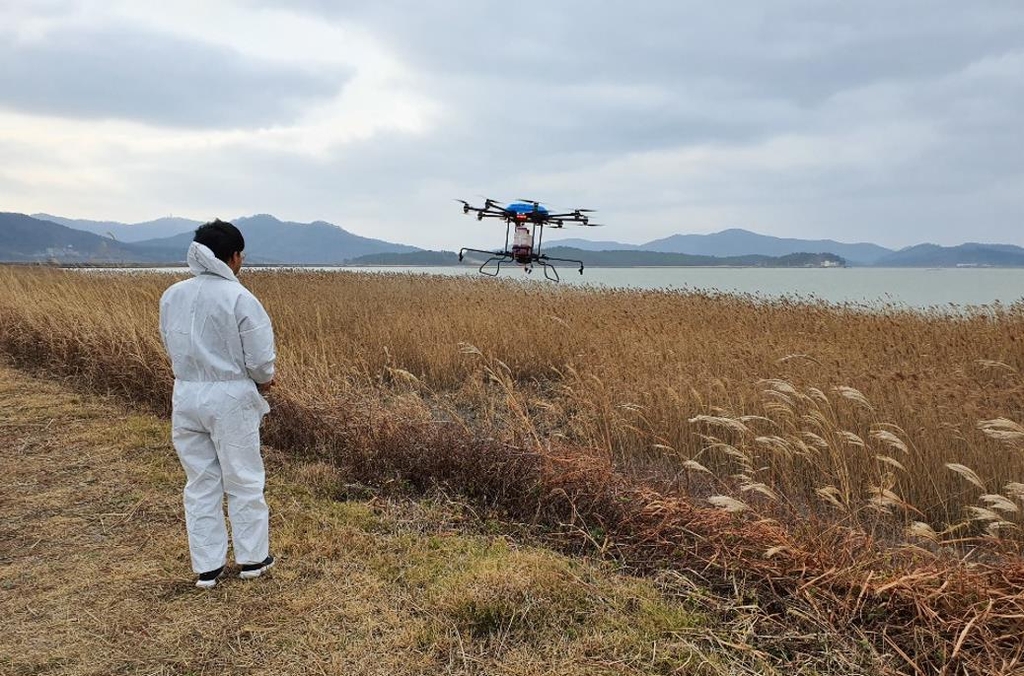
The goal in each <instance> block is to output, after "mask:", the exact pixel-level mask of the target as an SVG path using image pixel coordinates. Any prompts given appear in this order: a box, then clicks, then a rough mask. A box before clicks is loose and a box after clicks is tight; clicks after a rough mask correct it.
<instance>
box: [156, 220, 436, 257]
mask: <svg viewBox="0 0 1024 676" xmlns="http://www.w3.org/2000/svg"><path fill="white" fill-rule="evenodd" d="M231 222H232V223H234V224H235V225H236V226H238V229H239V230H241V231H242V234H243V235H244V236H245V253H246V259H247V260H248V261H250V262H253V263H284V264H294V265H337V264H340V263H344V262H346V261H348V260H349V259H352V258H358V257H359V256H367V255H370V254H382V253H407V252H413V251H420V249H418V248H416V247H413V246H407V245H405V244H393V243H391V242H385V241H383V240H379V239H371V238H369V237H360V236H359V235H354V234H352V233H351V232H349V231H347V230H345V229H344V228H340V227H338V226H336V225H332V224H330V223H325V222H324V221H316V222H314V223H291V222H288V221H280V220H278V219H276V218H274V217H273V216H270V215H268V214H259V215H257V216H250V217H247V218H236V219H234V220H232V221H231ZM192 237H193V234H192V232H185V233H182V234H180V235H175V236H174V237H166V238H161V239H151V240H146V241H145V242H140V244H144V245H148V246H153V247H161V248H170V249H172V250H174V251H177V252H179V258H180V259H182V260H184V256H185V251H186V250H187V249H188V245H189V242H191V241H192Z"/></svg>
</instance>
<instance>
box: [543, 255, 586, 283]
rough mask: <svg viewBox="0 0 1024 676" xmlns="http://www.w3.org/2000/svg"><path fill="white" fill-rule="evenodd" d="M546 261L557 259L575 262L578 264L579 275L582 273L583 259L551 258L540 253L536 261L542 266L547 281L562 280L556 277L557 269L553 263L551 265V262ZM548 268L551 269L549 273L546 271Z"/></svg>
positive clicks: (562, 261)
mask: <svg viewBox="0 0 1024 676" xmlns="http://www.w3.org/2000/svg"><path fill="white" fill-rule="evenodd" d="M548 261H558V262H559V263H575V264H576V265H579V266H580V267H579V273H580V274H581V275H582V274H583V261H577V260H574V259H572V258H551V257H549V256H545V255H543V254H541V255H540V256H538V257H537V262H538V263H540V264H541V265H543V266H544V277H545V279H547V280H549V281H552V282H560V281H562V280H561V279H560V278H559V277H558V269H557V268H555V266H554V265H551V263H549V262H548ZM549 270H550V271H551V272H550V273H549V272H548V271H549Z"/></svg>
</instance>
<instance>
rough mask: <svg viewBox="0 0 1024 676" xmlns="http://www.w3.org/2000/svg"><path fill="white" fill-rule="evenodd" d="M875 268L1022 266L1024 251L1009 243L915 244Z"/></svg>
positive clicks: (879, 261) (1023, 263) (882, 261)
mask: <svg viewBox="0 0 1024 676" xmlns="http://www.w3.org/2000/svg"><path fill="white" fill-rule="evenodd" d="M875 265H877V266H879V267H915V268H918V267H935V268H940V267H954V266H957V265H979V266H994V267H1024V248H1021V247H1019V246H1013V245H1012V244H979V243H977V242H968V243H967V244H961V245H959V246H939V245H938V244H918V245H917V246H911V247H907V248H906V249H900V250H899V251H897V252H895V253H892V254H889V255H888V256H885V257H883V258H881V259H879V260H878V261H877V262H876V263H875Z"/></svg>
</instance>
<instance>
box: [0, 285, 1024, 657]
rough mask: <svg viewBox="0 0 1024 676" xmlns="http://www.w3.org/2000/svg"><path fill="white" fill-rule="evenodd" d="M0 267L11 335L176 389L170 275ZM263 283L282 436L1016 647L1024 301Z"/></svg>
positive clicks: (827, 613)
mask: <svg viewBox="0 0 1024 676" xmlns="http://www.w3.org/2000/svg"><path fill="white" fill-rule="evenodd" d="M0 278H2V279H0V281H2V283H3V286H2V289H3V290H2V291H0V347H2V349H3V350H4V351H5V352H7V353H8V354H9V355H12V356H13V357H15V358H17V359H18V360H20V361H21V362H22V363H27V364H32V365H35V366H43V367H46V368H48V369H49V370H50V371H51V372H54V373H60V374H66V375H73V376H74V377H75V378H76V379H77V380H78V381H79V382H82V383H86V384H87V385H88V386H89V387H91V388H93V389H98V390H100V391H105V392H115V393H118V394H121V395H124V396H126V397H128V398H129V399H130V400H132V401H135V402H140V403H145V404H148V405H150V406H152V407H154V408H155V409H156V410H164V409H165V408H166V406H167V397H168V392H169V389H170V379H169V374H168V371H167V368H166V362H165V359H164V358H163V357H162V354H161V350H160V346H159V342H158V339H157V336H156V332H155V325H156V302H157V299H158V297H159V295H160V293H161V292H162V290H163V289H164V288H165V287H166V285H167V284H168V283H169V281H170V280H169V279H168V278H167V277H166V276H162V275H148V276H147V275H144V276H133V277H132V278H127V277H123V276H106V275H95V276H90V275H88V274H84V273H61V272H55V271H33V270H24V269H22V270H3V271H0ZM246 283H247V284H248V285H249V286H250V287H251V288H253V290H254V291H255V292H256V293H257V295H259V296H260V298H261V299H263V300H264V302H265V304H266V305H267V307H268V310H269V311H270V312H271V315H272V316H273V317H274V320H275V326H276V328H277V330H278V333H279V339H280V352H281V359H280V365H281V372H282V378H281V381H280V385H281V387H280V389H279V390H278V392H276V394H275V401H274V404H275V408H276V415H275V416H273V417H272V418H270V419H269V420H268V423H269V426H268V438H270V439H271V440H273V441H274V442H275V443H276V444H277V445H278V446H280V447H281V448H285V449H288V450H289V451H291V452H293V453H301V454H308V455H310V456H312V457H316V458H320V459H326V460H328V461H330V462H332V463H334V464H335V465H336V466H338V467H340V468H342V469H343V470H344V472H345V473H346V475H347V476H350V477H354V478H356V479H358V480H360V481H364V482H367V483H372V484H373V485H377V486H382V485H383V486H397V487H399V488H405V487H411V488H415V489H419V490H423V489H429V488H430V487H432V486H436V485H438V484H443V485H448V486H451V487H453V488H454V489H456V490H458V491H460V492H461V493H462V494H464V495H466V496H467V497H468V498H469V499H471V500H473V501H474V502H475V503H476V504H483V505H488V506H493V507H497V508H500V509H501V510H503V512H504V513H505V514H506V516H508V517H510V518H514V519H519V520H523V521H528V522H532V523H540V524H544V525H546V526H547V527H548V529H549V531H550V532H551V533H552V537H554V538H556V539H558V540H559V541H561V542H562V543H563V544H564V546H566V547H568V548H580V547H583V548H587V549H590V550H596V551H600V552H602V553H604V554H607V555H613V556H617V557H618V558H620V559H621V560H623V561H625V562H627V563H628V564H629V565H631V566H633V567H635V568H637V569H640V570H647V571H654V570H658V569H663V568H672V569H675V570H681V571H686V572H687V573H688V574H691V575H700V576H702V577H703V579H704V580H705V581H706V582H707V583H708V584H709V585H713V586H717V587H721V586H728V585H730V584H732V583H733V581H735V580H737V579H742V581H743V583H744V585H745V586H747V587H748V588H750V589H752V590H756V592H755V593H756V594H757V595H758V599H759V602H760V603H762V604H764V605H765V606H767V607H773V606H772V604H777V609H778V610H787V611H788V612H790V613H791V615H792V614H799V615H802V617H804V618H805V619H804V620H802V621H806V622H808V623H810V624H811V625H815V626H823V627H824V626H832V627H834V628H849V630H850V631H855V632H860V633H861V634H862V635H863V637H864V638H865V640H866V641H867V642H868V643H869V644H872V645H874V646H876V648H877V649H878V650H879V651H880V652H883V653H887V654H892V655H894V656H896V658H897V659H903V658H905V659H906V660H907V661H908V662H910V663H914V664H916V665H918V667H919V668H921V669H923V670H925V671H928V670H931V669H940V668H945V669H947V670H955V669H957V668H960V667H961V666H963V667H964V668H967V667H976V668H982V669H984V670H985V671H987V672H989V673H999V672H1009V671H1010V670H1012V669H1014V668H1015V666H1014V665H1015V664H1018V661H1019V658H1020V654H1019V651H1016V652H1015V649H1016V647H1019V646H1018V644H1019V642H1018V641H1017V640H1016V638H1011V637H1015V636H1017V635H1019V628H1020V626H1021V622H1022V620H1024V613H1022V611H1021V596H1020V593H1021V592H1020V590H1021V588H1022V585H1021V582H1022V577H1024V573H1022V571H1021V565H1020V556H1019V551H1018V550H1019V546H1020V545H1019V543H1020V542H1021V538H1020V525H1021V523H1022V522H1021V517H1020V514H1019V511H1014V508H1017V507H1019V504H1020V500H1021V499H1020V490H1019V486H1020V483H1021V482H1022V481H1024V452H1022V451H1021V450H1020V449H1019V443H1020V440H1019V437H1016V436H1014V434H1015V433H1016V432H1015V430H1014V428H1013V427H1012V425H1013V424H1016V423H1014V422H1013V421H1020V420H1021V419H1024V413H1022V404H1021V402H1022V401H1024V398H1022V396H1021V395H1022V394H1024V382H1022V379H1021V375H1020V370H1021V368H1022V367H1024V354H1022V351H1021V350H1020V344H1021V343H1020V341H1021V339H1022V337H1024V331H1022V329H1024V312H1022V309H1024V308H1021V307H1019V306H1015V307H1013V308H986V309H982V310H978V311H973V312H970V313H966V314H959V315H955V316H949V315H943V314H939V313H937V312H935V313H924V314H920V313H912V312H907V311H903V310H899V309H896V308H887V309H885V310H883V311H876V312H866V311H864V310H863V309H862V308H851V307H835V306H824V305H813V304H802V303H795V302H792V301H786V300H783V301H775V302H757V301H755V300H753V299H749V298H734V297H716V296H709V295H706V294H678V293H669V292H639V291H637V292H633V291H628V292H627V291H596V290H586V289H584V290H580V289H554V288H551V287H539V286H524V285H518V284H506V283H500V282H488V281H478V280H472V281H470V280H463V279H460V280H449V279H438V278H419V277H411V276H402V275H356V274H337V273H323V274H317V273H249V274H247V276H246ZM999 420H1005V421H1006V422H1005V423H1000V422H998V421H999ZM986 421H987V422H986ZM993 421H996V422H993ZM706 499H711V500H712V502H711V503H707V502H703V501H704V500H706ZM702 502H703V504H705V505H707V506H706V507H701V506H700V504H701V503H702ZM712 505H717V506H719V507H721V508H722V509H715V508H714V507H712ZM908 531H909V535H908ZM961 558H963V559H964V560H966V561H971V562H974V561H978V562H979V563H978V564H977V565H974V564H972V565H971V566H968V565H966V564H963V563H961V562H960V559H961ZM982 563H983V564H984V565H981V564H982ZM778 604H781V605H778ZM901 656H902V657H901ZM965 665H966V666H965ZM950 673H952V671H951V672H950Z"/></svg>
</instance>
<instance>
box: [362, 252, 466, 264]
mask: <svg viewBox="0 0 1024 676" xmlns="http://www.w3.org/2000/svg"><path fill="white" fill-rule="evenodd" d="M458 264H459V255H458V254H457V253H455V252H454V251H410V252H406V253H380V254H368V255H366V256H357V257H356V258H352V259H349V261H348V263H347V265H458Z"/></svg>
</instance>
